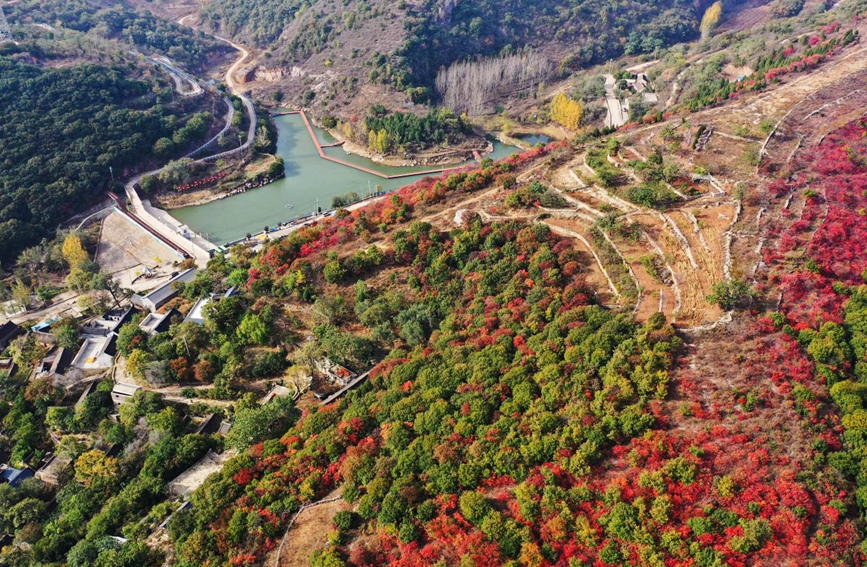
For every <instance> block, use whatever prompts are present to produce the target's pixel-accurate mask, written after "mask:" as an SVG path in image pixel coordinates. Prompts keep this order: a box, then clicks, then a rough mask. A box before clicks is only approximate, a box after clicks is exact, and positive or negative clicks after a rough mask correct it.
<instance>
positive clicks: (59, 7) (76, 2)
mask: <svg viewBox="0 0 867 567" xmlns="http://www.w3.org/2000/svg"><path fill="white" fill-rule="evenodd" d="M4 11H5V12H6V17H7V19H8V20H9V21H10V23H12V24H24V23H38V24H47V25H51V26H57V27H63V28H66V29H70V30H75V31H78V32H83V33H92V34H94V35H95V36H97V37H100V38H104V39H115V40H119V41H122V42H124V43H128V44H130V45H134V46H136V47H138V48H140V49H143V50H145V51H156V52H159V53H162V54H164V55H167V56H168V57H170V58H171V59H173V60H174V61H176V62H178V63H181V64H182V65H184V66H187V67H188V68H191V69H201V68H203V67H205V66H206V64H207V62H208V60H209V59H213V58H214V57H216V56H218V55H220V54H222V53H226V52H228V51H230V50H231V49H230V48H229V47H228V46H227V45H226V44H224V43H221V42H219V41H216V40H215V39H213V38H212V37H210V36H207V35H205V34H203V33H201V32H196V31H193V30H191V29H190V28H188V27H185V26H181V25H179V24H176V23H174V22H169V21H166V20H162V19H159V18H157V17H155V16H153V15H152V14H149V13H147V12H145V11H132V10H129V9H127V8H125V7H124V6H122V5H120V6H115V7H112V8H104V7H101V6H99V5H96V4H94V3H92V2H86V1H85V0H22V1H20V2H16V3H14V4H12V5H11V6H8V7H4Z"/></svg>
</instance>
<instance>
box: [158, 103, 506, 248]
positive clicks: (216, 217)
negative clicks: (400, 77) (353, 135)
mask: <svg viewBox="0 0 867 567" xmlns="http://www.w3.org/2000/svg"><path fill="white" fill-rule="evenodd" d="M275 123H276V125H277V128H278V131H279V138H278V140H277V154H278V155H279V156H280V157H282V158H283V160H284V162H285V165H286V177H285V178H284V179H280V180H278V181H276V182H274V183H271V184H270V185H266V186H265V187H260V188H258V189H253V190H251V191H248V192H246V193H241V194H239V195H234V196H232V197H228V198H226V199H221V200H219V201H213V202H211V203H207V204H204V205H195V206H191V207H183V208H180V209H174V210H172V211H171V215H172V216H173V217H175V218H176V219H178V220H179V221H180V222H182V223H184V224H186V225H187V226H189V227H190V228H191V229H192V230H193V231H195V232H198V233H199V234H201V235H202V236H204V237H205V238H207V239H208V240H210V241H211V242H213V243H214V244H218V245H219V244H224V243H226V242H229V241H232V240H235V239H238V238H243V237H244V235H246V234H247V233H256V232H261V231H262V229H263V227H265V226H275V225H277V224H279V223H281V222H285V221H287V220H289V219H292V218H294V217H297V216H300V215H303V214H306V213H310V212H312V211H313V210H314V209H315V208H316V206H317V205H318V206H320V207H322V209H323V210H326V209H329V208H331V200H332V198H333V197H336V196H338V195H345V194H346V193H349V192H351V191H354V192H356V193H358V194H359V195H361V196H365V195H366V194H368V192H372V191H376V190H377V187H381V188H382V189H383V190H385V191H394V190H395V189H398V188H400V187H403V186H404V185H411V184H412V183H415V182H416V181H417V180H418V179H420V178H421V177H422V176H421V175H418V176H412V177H404V178H400V179H384V178H382V177H377V176H375V175H371V174H369V173H365V172H363V171H359V170H357V169H353V168H351V167H347V166H345V165H340V164H338V163H334V162H331V161H328V160H324V159H322V158H320V157H319V154H318V153H317V152H316V147H315V146H314V145H313V141H312V140H311V139H310V134H309V133H308V132H307V128H306V127H305V126H304V121H303V119H302V118H301V116H299V115H297V114H290V115H286V116H278V117H276V118H275ZM314 130H315V131H316V135H317V137H318V138H319V140H320V142H321V143H325V144H328V143H331V142H333V141H334V139H333V138H332V137H331V136H330V135H329V134H328V132H326V131H324V130H320V129H316V128H314ZM493 143H494V152H493V153H492V154H491V155H490V157H492V158H494V159H502V158H504V157H507V156H509V155H511V154H513V153H516V152H518V151H519V150H518V148H515V147H512V146H506V145H504V144H502V143H500V142H497V141H495V142H493ZM324 151H325V153H326V154H327V155H329V156H332V157H339V158H340V159H342V160H344V161H348V162H351V163H354V164H357V165H361V166H363V167H366V168H369V169H372V170H375V171H378V172H381V173H383V174H386V175H394V174H401V173H412V172H413V171H424V170H430V169H431V167H430V166H421V167H391V166H385V165H382V164H378V163H376V162H374V161H372V160H369V159H367V158H364V157H361V156H356V155H351V154H347V153H346V152H345V151H344V150H343V148H340V147H332V148H325V149H324ZM455 167H459V166H455Z"/></svg>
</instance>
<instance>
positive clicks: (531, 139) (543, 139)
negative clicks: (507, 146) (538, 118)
mask: <svg viewBox="0 0 867 567" xmlns="http://www.w3.org/2000/svg"><path fill="white" fill-rule="evenodd" d="M515 137H516V138H518V139H519V140H523V141H525V142H527V143H528V144H530V145H531V146H535V145H536V144H540V143H541V144H547V143H548V142H550V141H551V138H549V137H548V136H546V135H545V134H518V135H517V136H515Z"/></svg>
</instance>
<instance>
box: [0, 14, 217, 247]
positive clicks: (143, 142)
mask: <svg viewBox="0 0 867 567" xmlns="http://www.w3.org/2000/svg"><path fill="white" fill-rule="evenodd" d="M5 11H8V19H9V20H10V21H11V22H12V24H13V26H14V27H13V33H14V34H15V37H16V38H18V39H19V40H20V41H19V43H17V44H15V43H6V44H4V45H2V46H0V68H2V69H3V79H4V80H3V81H2V82H0V100H2V103H3V108H4V113H5V119H4V120H3V122H2V124H0V137H2V139H3V140H6V141H8V143H5V144H3V147H2V149H0V163H2V164H4V166H3V167H2V168H0V260H2V261H3V262H4V263H11V261H13V260H14V259H15V258H17V256H18V253H19V252H20V251H21V250H22V249H24V248H26V247H27V246H28V245H32V244H33V243H35V242H38V241H39V240H40V239H42V238H44V237H46V236H49V235H50V234H51V231H53V230H55V229H56V228H57V227H58V225H59V224H60V223H61V222H63V221H65V220H66V219H68V218H69V217H70V216H72V215H74V214H76V213H78V212H81V211H83V210H86V209H87V208H88V207H91V206H93V205H95V204H96V203H98V202H99V201H101V200H103V199H104V198H105V195H106V191H107V190H109V189H112V188H114V189H115V190H117V186H116V185H113V184H114V183H115V179H114V178H115V176H116V177H117V180H118V181H119V180H120V178H122V177H123V176H125V175H127V174H128V173H130V172H132V171H134V170H137V169H139V168H141V167H142V166H145V165H147V163H148V161H149V160H166V161H168V160H169V159H171V158H176V157H180V156H183V155H184V154H185V153H186V152H187V151H189V150H190V149H192V147H193V145H194V144H195V143H196V142H199V141H201V140H204V139H207V135H208V134H209V133H211V134H213V133H215V132H216V131H218V130H219V129H220V127H221V125H219V124H217V122H216V121H215V120H214V118H213V117H212V115H211V112H210V110H211V108H212V100H213V98H214V95H213V94H211V93H205V92H203V91H202V90H201V89H198V91H196V90H193V91H192V92H189V93H188V92H186V91H185V90H184V89H187V90H189V89H188V87H187V86H186V85H184V84H183V83H182V82H180V79H179V78H178V77H176V76H171V75H169V74H167V73H165V72H164V71H161V70H159V68H156V67H154V65H153V63H152V62H150V61H148V60H146V59H144V58H143V57H142V55H141V54H139V53H136V52H133V51H130V49H131V48H132V47H133V46H136V47H139V48H141V49H143V50H145V51H146V52H147V53H154V54H155V55H156V54H159V53H161V52H164V53H167V54H170V55H175V54H177V53H179V52H182V53H184V54H186V57H182V59H183V60H184V61H185V62H186V63H187V64H189V65H191V66H194V67H195V66H198V65H201V64H203V63H205V62H206V61H207V60H208V59H209V58H215V59H219V57H220V56H221V54H222V53H224V50H225V48H224V47H222V46H221V47H219V48H218V47H217V46H216V44H215V42H214V41H213V40H210V41H202V42H200V41H199V39H196V38H195V37H194V36H193V35H192V34H188V35H186V36H185V35H183V34H181V35H180V36H179V37H174V35H173V34H174V32H173V31H172V29H171V27H167V26H166V24H164V23H160V21H159V20H157V19H156V18H154V17H153V16H149V17H141V16H138V15H135V14H134V13H132V12H124V11H122V10H113V11H108V10H97V9H96V8H92V7H91V6H90V5H89V4H85V3H81V5H72V4H69V3H63V2H57V3H43V2H39V3H37V2H28V1H23V2H20V3H17V4H15V5H13V6H12V8H11V9H6V10H5ZM46 21H51V22H53V23H54V24H56V27H55V26H53V25H51V24H47V23H45V22H46ZM34 23H39V24H40V26H36V25H34ZM67 26H68V27H67ZM112 26H115V27H114V28H112ZM127 40H128V41H129V42H130V43H125V41H127ZM175 90H177V91H178V93H179V95H178V96H176V94H175ZM200 111H204V112H200ZM212 129H214V132H213V133H212ZM13 140H14V143H12V141H13Z"/></svg>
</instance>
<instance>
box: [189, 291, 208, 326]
mask: <svg viewBox="0 0 867 567" xmlns="http://www.w3.org/2000/svg"><path fill="white" fill-rule="evenodd" d="M211 300H212V298H211V297H203V298H201V299H200V300H198V301H197V302H196V303H195V304H194V305H193V308H192V309H190V312H189V313H188V314H187V316H186V318H185V319H184V322H185V323H186V322H187V321H189V322H191V323H196V324H197V325H203V324H204V323H205V312H204V309H205V306H206V305H208V304H209V303H210V302H211Z"/></svg>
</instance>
